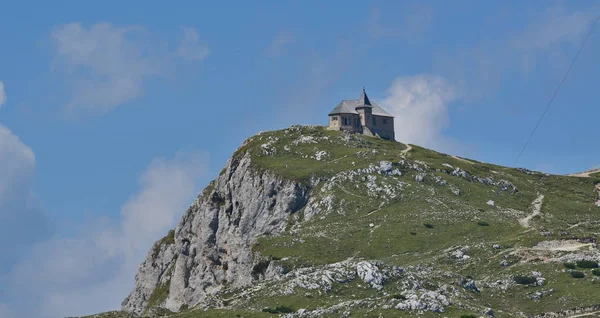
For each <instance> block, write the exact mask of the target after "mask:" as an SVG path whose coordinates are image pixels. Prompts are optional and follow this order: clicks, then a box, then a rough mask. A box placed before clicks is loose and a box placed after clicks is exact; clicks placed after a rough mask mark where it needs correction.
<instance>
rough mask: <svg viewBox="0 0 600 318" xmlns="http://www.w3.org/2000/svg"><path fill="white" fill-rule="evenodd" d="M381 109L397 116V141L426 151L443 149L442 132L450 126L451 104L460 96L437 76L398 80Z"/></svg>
mask: <svg viewBox="0 0 600 318" xmlns="http://www.w3.org/2000/svg"><path fill="white" fill-rule="evenodd" d="M387 95H388V97H387V98H385V99H383V100H382V101H381V106H382V107H383V108H385V109H386V110H387V111H388V112H389V113H391V114H392V115H394V116H395V118H394V129H395V131H396V140H398V141H401V142H408V143H413V144H418V145H421V146H425V147H432V148H438V149H439V148H440V147H442V148H444V147H445V145H444V142H445V141H446V139H445V138H444V137H443V135H442V131H443V130H444V128H446V127H447V126H448V125H449V117H448V111H449V109H448V108H449V104H450V103H452V102H454V101H457V100H458V99H459V98H461V96H462V94H461V92H460V91H459V90H458V89H457V88H456V87H454V86H453V85H452V84H450V83H449V82H448V81H447V80H446V79H444V78H443V77H440V76H434V75H415V76H405V77H398V78H396V79H395V80H394V81H393V82H392V84H391V85H390V87H389V88H388V89H387Z"/></svg>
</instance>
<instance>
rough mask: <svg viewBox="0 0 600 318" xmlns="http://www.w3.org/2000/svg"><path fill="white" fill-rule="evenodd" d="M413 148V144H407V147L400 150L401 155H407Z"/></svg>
mask: <svg viewBox="0 0 600 318" xmlns="http://www.w3.org/2000/svg"><path fill="white" fill-rule="evenodd" d="M411 150H412V146H411V145H409V144H406V149H404V150H402V151H400V155H401V156H406V154H407V153H408V152H409V151H411Z"/></svg>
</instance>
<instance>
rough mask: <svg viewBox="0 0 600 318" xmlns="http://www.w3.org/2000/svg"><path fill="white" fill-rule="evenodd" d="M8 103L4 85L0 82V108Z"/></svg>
mask: <svg viewBox="0 0 600 318" xmlns="http://www.w3.org/2000/svg"><path fill="white" fill-rule="evenodd" d="M4 103H6V92H5V91H4V83H2V81H0V108H2V105H4Z"/></svg>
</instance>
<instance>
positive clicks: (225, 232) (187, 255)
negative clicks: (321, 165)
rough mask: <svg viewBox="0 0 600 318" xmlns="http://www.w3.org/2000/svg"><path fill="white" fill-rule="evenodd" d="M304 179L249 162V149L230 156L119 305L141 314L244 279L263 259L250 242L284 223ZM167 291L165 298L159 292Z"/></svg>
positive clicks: (193, 300)
mask: <svg viewBox="0 0 600 318" xmlns="http://www.w3.org/2000/svg"><path fill="white" fill-rule="evenodd" d="M308 193H309V188H308V186H305V185H302V184H300V183H298V182H295V181H290V180H284V179H282V178H280V177H278V176H275V175H274V174H272V173H270V172H268V171H259V170H257V169H255V168H251V167H250V156H249V155H243V156H238V157H235V156H234V157H233V158H231V159H229V161H228V162H227V165H226V167H225V169H224V172H222V173H221V175H220V176H219V177H218V178H217V179H216V180H215V181H214V183H213V184H212V187H211V186H209V187H207V189H205V190H204V191H203V193H202V194H201V195H200V196H199V197H198V198H197V199H196V201H195V202H194V203H193V204H192V205H191V206H190V208H189V209H188V210H187V211H186V213H185V214H184V216H183V217H182V219H181V221H180V222H179V224H178V225H177V227H176V229H175V232H174V238H173V242H170V244H165V243H164V241H165V239H163V240H162V241H160V242H157V243H156V244H155V246H154V247H153V249H152V250H151V251H150V253H149V254H148V257H147V259H146V260H145V261H144V262H143V263H142V265H140V268H139V272H138V274H137V275H136V284H135V288H134V290H133V291H132V292H131V294H130V295H129V296H128V297H127V298H126V299H125V300H124V301H123V303H122V309H123V310H125V311H128V312H132V313H135V314H141V313H143V312H144V311H145V310H146V308H147V307H148V305H149V302H150V303H151V304H150V305H152V306H157V305H158V306H161V307H164V308H167V309H169V310H171V311H179V310H180V309H181V308H185V307H186V306H190V307H191V306H194V305H197V304H199V303H201V302H202V301H204V300H205V299H206V298H208V297H210V295H211V294H212V293H215V292H217V291H219V290H220V289H221V288H222V286H223V284H227V285H228V286H230V287H231V286H232V287H236V286H247V285H250V284H251V283H252V282H253V281H254V280H257V279H261V278H264V275H263V276H260V275H253V268H254V266H255V265H257V264H259V262H260V259H258V258H257V257H255V255H253V253H252V250H251V246H252V244H253V243H254V242H255V241H256V237H257V236H258V235H260V234H263V233H271V234H277V233H280V232H281V231H283V230H284V229H285V226H286V224H287V220H288V217H289V216H290V215H291V214H293V213H295V212H297V211H299V210H300V209H302V208H303V207H304V206H305V205H306V203H307V202H308ZM161 290H166V291H167V292H164V293H163V295H164V296H163V297H162V298H161V297H160V291H161Z"/></svg>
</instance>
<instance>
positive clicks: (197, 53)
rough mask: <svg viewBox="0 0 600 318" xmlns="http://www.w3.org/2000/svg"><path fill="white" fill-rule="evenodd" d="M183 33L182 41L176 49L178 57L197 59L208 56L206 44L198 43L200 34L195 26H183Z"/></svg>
mask: <svg viewBox="0 0 600 318" xmlns="http://www.w3.org/2000/svg"><path fill="white" fill-rule="evenodd" d="M183 33H184V38H183V41H182V42H181V44H180V45H179V48H178V49H177V54H178V55H179V56H180V57H182V58H185V59H188V60H197V61H200V60H203V59H205V58H206V57H208V55H209V54H210V50H209V48H208V47H207V46H206V45H204V44H202V43H200V36H199V35H198V31H196V29H195V28H191V27H183Z"/></svg>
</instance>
